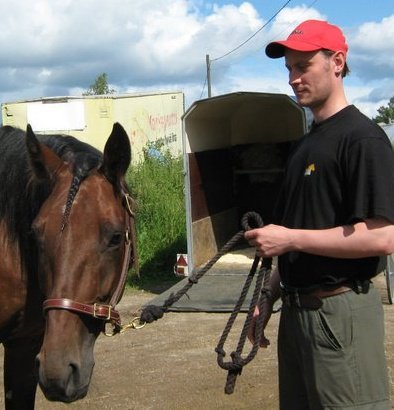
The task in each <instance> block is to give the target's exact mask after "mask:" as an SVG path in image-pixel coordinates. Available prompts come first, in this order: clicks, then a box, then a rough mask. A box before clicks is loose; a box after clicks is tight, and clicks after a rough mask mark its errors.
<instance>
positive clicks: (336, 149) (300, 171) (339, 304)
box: [245, 20, 394, 410]
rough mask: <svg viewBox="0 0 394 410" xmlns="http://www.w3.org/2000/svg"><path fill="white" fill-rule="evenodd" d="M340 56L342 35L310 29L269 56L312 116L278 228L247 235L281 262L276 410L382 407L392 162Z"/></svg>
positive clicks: (303, 27)
mask: <svg viewBox="0 0 394 410" xmlns="http://www.w3.org/2000/svg"><path fill="white" fill-rule="evenodd" d="M347 52H348V46H347V44H346V40H345V38H344V36H343V34H342V31H341V30H340V29H339V28H338V27H336V26H334V25H331V24H329V23H327V22H324V21H318V20H308V21H305V22H303V23H302V24H300V25H299V26H298V27H297V28H296V29H295V30H294V31H293V32H292V33H291V34H290V35H289V37H288V38H287V40H284V41H276V42H273V43H270V44H268V46H267V48H266V54H267V55H268V56H269V57H271V58H279V57H284V58H285V63H286V67H287V69H288V71H289V84H290V86H291V87H292V89H293V92H294V94H295V96H296V98H297V100H298V103H299V104H300V105H302V106H303V107H309V108H310V109H311V111H312V113H313V117H314V122H313V124H312V128H311V130H310V131H309V133H308V134H307V135H305V136H304V137H303V138H302V139H301V140H300V141H299V142H297V144H296V146H295V148H294V150H293V151H292V153H291V154H290V157H289V160H288V164H287V169H286V172H285V176H284V182H283V187H282V193H281V195H280V197H279V200H278V206H277V217H278V218H277V221H278V225H268V226H266V227H263V228H259V229H254V230H251V231H248V232H246V233H245V238H246V239H247V240H248V241H249V243H250V244H251V245H253V246H255V247H256V249H257V250H258V251H259V253H260V254H261V256H263V257H273V256H279V257H278V269H277V270H276V271H274V272H273V274H272V277H271V295H272V300H271V302H272V303H273V302H274V300H275V299H277V298H278V297H279V295H281V296H282V312H281V318H280V325H279V334H278V363H279V396H280V408H281V409H287V410H288V409H291V410H295V409H309V410H319V409H337V410H338V409H359V410H361V409H362V410H366V409H385V410H386V409H388V408H390V404H389V388H388V377H387V366H386V361H385V355H384V345H383V339H384V322H383V310H382V306H381V299H380V295H379V293H378V292H377V291H376V290H375V289H374V288H373V285H372V283H371V281H370V279H371V278H373V277H374V276H375V275H377V274H378V273H379V272H380V271H381V270H382V267H381V266H382V265H381V262H382V260H383V261H384V260H385V255H388V254H390V253H392V252H394V225H393V223H394V155H393V151H392V148H391V144H390V142H389V140H388V138H387V137H386V135H385V134H384V132H383V131H382V130H381V129H380V127H378V126H377V125H375V124H374V123H373V122H372V121H370V120H369V119H368V118H367V117H365V116H364V115H363V114H361V113H360V112H359V111H358V110H357V108H356V107H354V106H353V105H349V104H348V102H347V100H346V96H345V92H344V87H343V77H344V76H346V74H347V73H348V71H349V70H348V67H347V64H346V57H347ZM258 314H259V312H258V310H256V312H255V318H254V319H256V317H257V316H258ZM250 338H251V340H252V341H253V339H254V335H253V332H251V334H250ZM266 344H267V341H266V340H265V339H263V343H262V346H264V345H266Z"/></svg>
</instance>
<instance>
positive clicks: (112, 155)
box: [100, 122, 131, 185]
mask: <svg viewBox="0 0 394 410" xmlns="http://www.w3.org/2000/svg"><path fill="white" fill-rule="evenodd" d="M130 162H131V146H130V140H129V137H128V135H127V133H126V131H125V130H124V128H123V127H122V126H121V125H120V124H119V123H118V122H116V123H115V124H114V126H113V128H112V132H111V135H110V136H109V138H108V141H107V143H106V144H105V147H104V157H103V164H102V165H101V167H100V172H102V173H103V174H104V175H105V176H106V178H107V179H108V180H109V181H110V182H111V183H112V184H113V185H118V183H119V182H120V180H121V178H122V177H123V176H124V175H125V173H126V171H127V168H128V167H129V165H130Z"/></svg>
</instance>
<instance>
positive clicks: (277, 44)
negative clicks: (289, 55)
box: [265, 40, 321, 58]
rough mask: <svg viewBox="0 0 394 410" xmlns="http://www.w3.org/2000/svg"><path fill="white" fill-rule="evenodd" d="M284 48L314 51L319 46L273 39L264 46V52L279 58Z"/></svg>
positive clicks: (283, 53) (318, 48)
mask: <svg viewBox="0 0 394 410" xmlns="http://www.w3.org/2000/svg"><path fill="white" fill-rule="evenodd" d="M286 48H289V49H291V50H296V51H316V50H320V49H321V47H320V46H317V45H316V44H308V43H304V42H301V41H292V40H284V41H274V42H272V43H269V44H268V45H267V47H266V48H265V54H266V55H267V56H268V57H270V58H280V57H283V56H284V55H285V51H286Z"/></svg>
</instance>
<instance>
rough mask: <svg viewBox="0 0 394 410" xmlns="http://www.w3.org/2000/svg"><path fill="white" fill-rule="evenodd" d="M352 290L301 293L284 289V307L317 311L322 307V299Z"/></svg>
mask: <svg viewBox="0 0 394 410" xmlns="http://www.w3.org/2000/svg"><path fill="white" fill-rule="evenodd" d="M351 290H353V288H351V287H349V286H340V287H338V288H335V289H322V288H318V289H314V290H312V291H311V292H308V293H299V292H297V291H286V289H285V288H282V304H283V305H284V306H292V307H298V308H305V309H312V310H316V309H319V308H321V307H322V305H323V300H322V299H325V298H329V297H331V296H336V295H340V294H341V293H345V292H349V291H351Z"/></svg>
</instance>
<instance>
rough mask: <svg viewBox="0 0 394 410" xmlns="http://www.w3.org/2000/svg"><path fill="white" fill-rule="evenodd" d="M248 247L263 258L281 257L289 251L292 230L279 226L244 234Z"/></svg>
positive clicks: (269, 226)
mask: <svg viewBox="0 0 394 410" xmlns="http://www.w3.org/2000/svg"><path fill="white" fill-rule="evenodd" d="M245 239H246V240H247V241H248V242H249V245H251V246H253V247H255V248H256V250H257V251H258V253H259V255H260V256H262V257H265V258H271V257H273V256H278V255H282V254H283V253H285V252H288V251H289V250H291V246H292V239H293V238H292V230H291V229H288V228H285V227H283V226H280V225H272V224H271V225H267V226H264V227H263V228H257V229H252V230H250V231H246V232H245Z"/></svg>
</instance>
